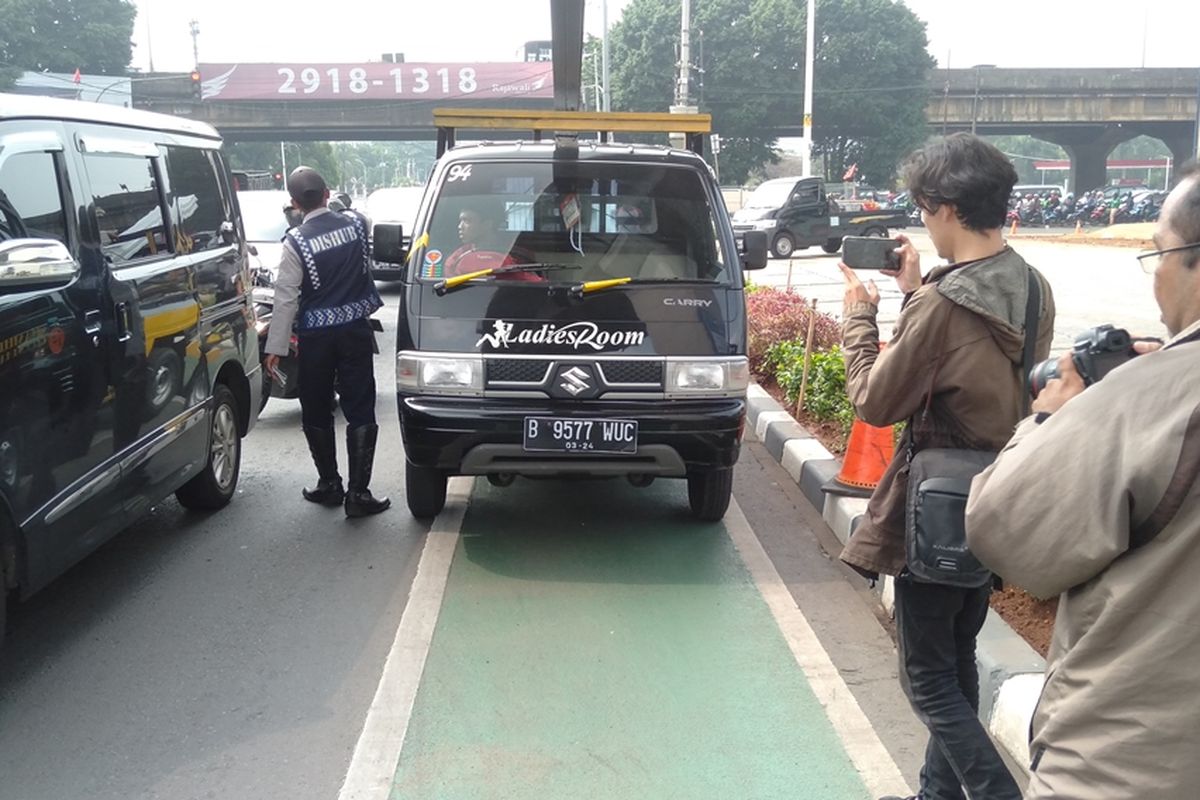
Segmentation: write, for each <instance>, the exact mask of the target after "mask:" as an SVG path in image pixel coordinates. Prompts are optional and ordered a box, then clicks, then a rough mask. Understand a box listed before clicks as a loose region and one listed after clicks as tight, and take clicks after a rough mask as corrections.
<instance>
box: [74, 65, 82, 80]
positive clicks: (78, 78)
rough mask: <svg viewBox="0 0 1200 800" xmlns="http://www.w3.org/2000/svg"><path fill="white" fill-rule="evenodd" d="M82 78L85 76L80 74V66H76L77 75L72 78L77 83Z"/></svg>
mask: <svg viewBox="0 0 1200 800" xmlns="http://www.w3.org/2000/svg"><path fill="white" fill-rule="evenodd" d="M82 78H83V76H82V75H80V74H79V67H76V68H75V77H74V78H72V80H73V81H74V82H75V83H79V82H80V81H81V80H82Z"/></svg>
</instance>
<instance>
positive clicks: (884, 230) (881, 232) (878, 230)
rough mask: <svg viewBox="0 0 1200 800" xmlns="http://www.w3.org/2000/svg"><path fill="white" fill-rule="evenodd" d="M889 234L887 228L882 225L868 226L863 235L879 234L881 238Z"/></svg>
mask: <svg viewBox="0 0 1200 800" xmlns="http://www.w3.org/2000/svg"><path fill="white" fill-rule="evenodd" d="M887 235H888V232H887V228H880V227H874V228H867V229H866V230H865V231H864V232H863V236H878V237H879V238H880V239H886V238H887Z"/></svg>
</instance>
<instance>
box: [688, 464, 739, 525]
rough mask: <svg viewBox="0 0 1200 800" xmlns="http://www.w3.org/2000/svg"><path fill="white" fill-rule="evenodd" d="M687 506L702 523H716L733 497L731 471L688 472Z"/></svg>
mask: <svg viewBox="0 0 1200 800" xmlns="http://www.w3.org/2000/svg"><path fill="white" fill-rule="evenodd" d="M687 485H688V505H690V506H691V507H692V515H693V516H695V517H696V519H699V520H702V521H704V522H717V521H719V520H720V519H721V518H722V517H724V516H725V511H726V509H728V508H729V498H730V497H731V496H732V495H733V469H732V468H729V467H726V468H724V469H713V470H707V471H705V472H689V473H688V476H687Z"/></svg>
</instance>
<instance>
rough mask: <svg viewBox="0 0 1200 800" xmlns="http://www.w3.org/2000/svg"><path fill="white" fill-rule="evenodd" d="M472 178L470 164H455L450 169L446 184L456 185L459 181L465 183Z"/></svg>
mask: <svg viewBox="0 0 1200 800" xmlns="http://www.w3.org/2000/svg"><path fill="white" fill-rule="evenodd" d="M470 177H471V165H470V164H454V165H453V166H451V167H450V172H449V173H448V174H447V176H446V183H455V182H457V181H465V180H467V179H468V178H470Z"/></svg>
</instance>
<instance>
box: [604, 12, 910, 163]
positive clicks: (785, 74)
mask: <svg viewBox="0 0 1200 800" xmlns="http://www.w3.org/2000/svg"><path fill="white" fill-rule="evenodd" d="M806 14H807V12H806V2H805V0H749V2H746V0H695V2H694V5H693V13H692V24H693V36H692V41H693V43H694V47H695V49H694V52H693V62H694V64H695V66H696V67H697V68H698V69H702V70H703V73H702V74H703V84H704V91H703V96H702V97H701V95H700V93H699V92H696V93H693V94H692V95H691V96H692V97H693V98H694V99H696V100H698V101H699V107H700V110H701V111H707V112H710V113H711V114H712V115H713V129H714V130H715V131H716V132H717V133H719V134H720V135H721V142H722V148H721V171H722V173H723V174H724V175H725V176H727V177H730V178H733V179H734V180H737V181H742V180H745V178H746V177H747V176H748V175H749V173H750V172H751V171H752V170H755V169H758V168H759V167H761V166H762V165H763V164H765V163H768V162H774V161H776V160H777V159H778V152H777V150H776V149H775V135H774V132H775V131H777V130H779V129H780V128H781V127H784V126H792V127H798V126H799V125H800V123H801V122H802V118H803V110H804V105H803V101H804V63H805V58H804V41H805V17H806ZM679 23H680V11H679V6H678V4H677V3H674V2H671V3H664V2H662V0H632V2H631V3H630V4H629V5H628V6H627V7H626V8H625V12H624V14H623V15H622V17H621V19H620V21H619V22H618V23H617V24H616V25H615V26H614V27H613V30H612V51H613V52H612V65H613V68H612V73H613V78H614V80H613V83H614V89H613V107H614V108H620V109H622V110H629V111H652V110H653V111H661V110H663V109H664V108H666V107H667V106H668V105H669V104H670V103H671V100H672V97H673V95H674V91H673V87H674V82H675V76H676V75H677V74H678V72H677V70H676V68H675V61H676V56H675V48H674V47H672V46H671V45H672V44H674V43H677V42H678V40H679ZM701 32H702V33H703V35H702V36H701V35H699V34H700V33H701ZM701 38H702V39H703V42H704V61H703V63H699V43H700V40H701ZM927 44H928V40H927V38H926V36H925V25H924V23H923V22H921V21H920V20H919V19H918V18H917V17H916V16H915V15H914V14H913V13H912V12H911V11H910V10H909V9H908V8H907V7H906V6H904V5H903V4H901V3H894V2H892V0H820V2H818V4H817V53H816V73H815V75H814V86H815V98H814V110H813V111H814V114H813V116H814V122H815V126H814V140H815V144H816V147H815V151H816V152H817V153H819V154H822V155H824V156H825V161H826V168H827V171H828V173H829V177H835V178H840V177H841V174H842V171H843V170H844V169H845V168H846V167H847V166H849V164H851V163H858V165H859V170H860V174H862V175H863V176H864V177H866V178H868V179H870V180H873V181H875V182H877V183H880V184H883V183H887V182H889V181H890V180H891V178H892V176H893V175H894V173H895V168H896V164H897V162H898V161H899V160H900V158H901V157H902V156H903V155H904V154H905V153H906V152H908V151H909V150H911V149H913V148H914V147H915V146H916V145H918V144H919V143H920V142H921V141H922V140H923V139H924V138H925V136H926V135H927V128H926V123H925V105H926V99H927V96H928V88H927V87H928V76H929V70H930V68H931V67H932V66H933V59H932V58H931V57H930V56H929V54H928V52H927V50H926V47H927ZM693 77H694V78H695V76H693Z"/></svg>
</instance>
